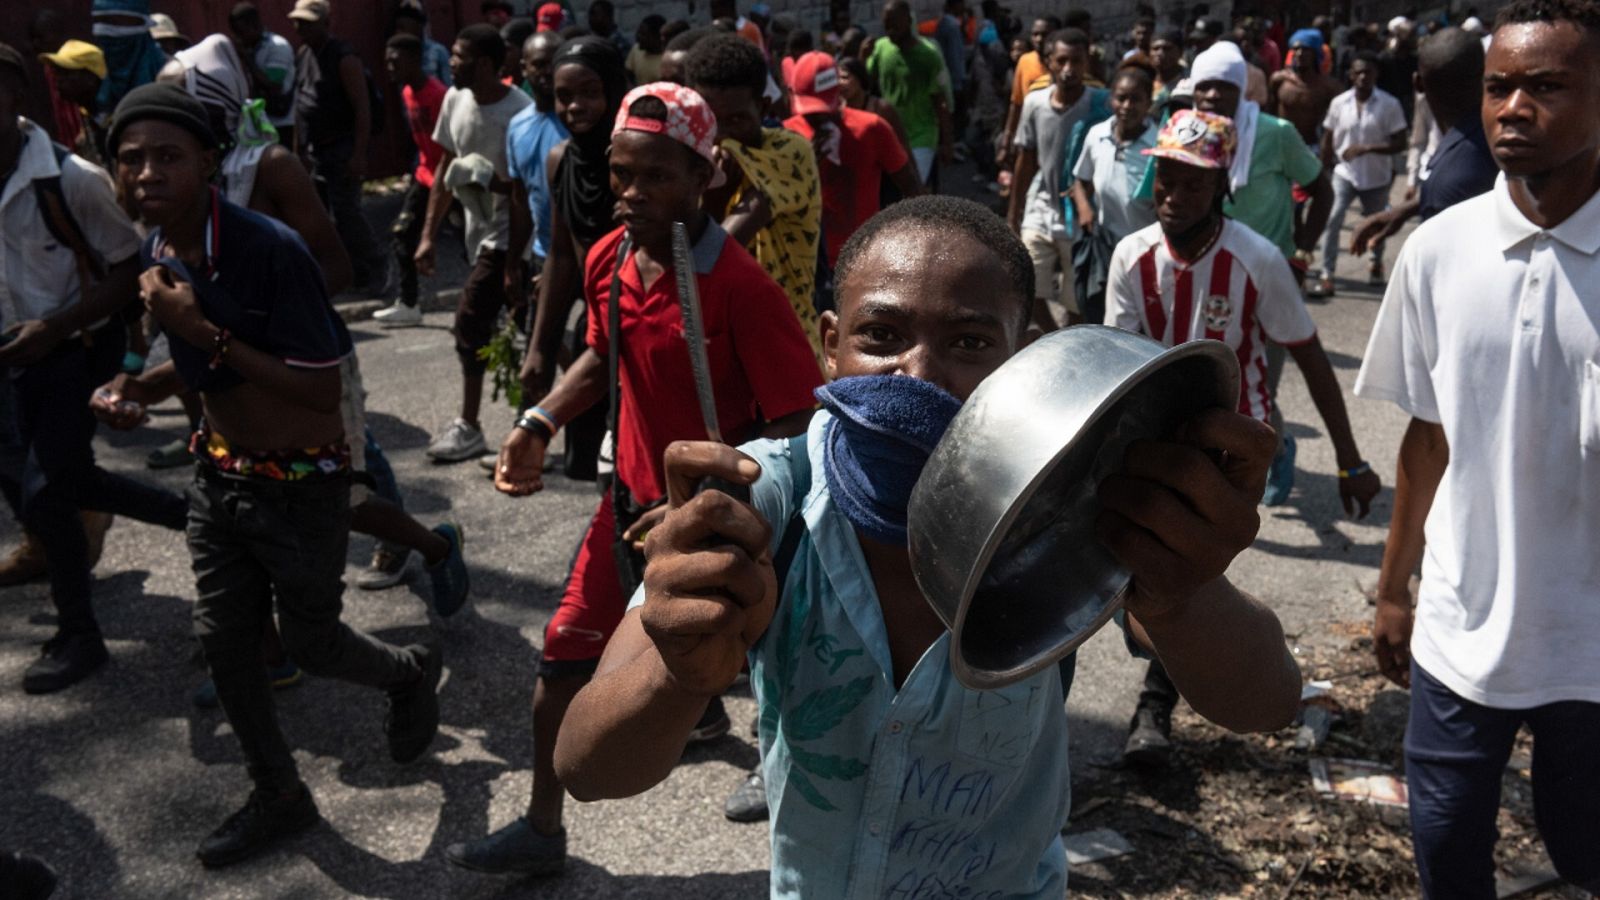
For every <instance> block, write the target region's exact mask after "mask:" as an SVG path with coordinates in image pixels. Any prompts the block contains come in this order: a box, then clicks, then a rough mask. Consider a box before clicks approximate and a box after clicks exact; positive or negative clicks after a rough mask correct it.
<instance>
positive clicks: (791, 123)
mask: <svg viewBox="0 0 1600 900" xmlns="http://www.w3.org/2000/svg"><path fill="white" fill-rule="evenodd" d="M789 73H790V74H789V90H790V92H791V94H790V101H789V102H790V107H791V108H792V109H793V110H794V115H793V116H791V117H790V118H788V119H787V120H785V121H784V123H783V127H785V128H787V129H789V130H790V131H792V132H794V133H795V134H798V135H800V136H801V137H804V138H809V139H810V140H811V145H812V147H813V148H814V149H815V150H816V152H817V173H818V175H820V176H821V178H822V238H823V241H824V246H825V247H826V248H827V251H828V262H829V264H830V265H831V264H832V263H833V261H834V260H836V259H838V258H839V250H840V248H842V247H843V246H844V242H845V241H847V240H849V239H850V235H852V234H855V233H856V229H857V228H860V227H861V224H862V223H863V222H865V221H867V220H868V219H870V218H872V216H873V214H875V213H876V212H877V211H878V187H879V185H880V183H881V182H882V181H883V178H884V176H885V175H887V176H888V177H889V178H890V179H891V180H892V181H894V186H895V187H896V188H899V190H900V193H901V194H902V195H903V196H906V197H915V196H917V195H918V194H921V193H922V181H921V180H920V179H919V178H917V170H916V166H915V164H913V163H912V162H911V156H910V155H909V154H907V153H906V151H905V148H904V147H902V146H900V141H899V139H898V138H896V137H895V133H894V128H893V127H892V126H890V125H889V123H888V122H887V121H885V120H884V119H883V117H881V116H879V115H878V114H877V113H871V112H867V111H866V110H864V109H851V108H849V107H847V106H845V105H844V104H843V103H842V102H840V100H839V70H838V69H837V68H836V67H835V66H834V63H833V57H832V56H829V55H828V54H826V53H822V52H820V51H815V50H814V51H812V52H810V53H807V54H805V55H804V56H802V57H800V58H799V59H798V60H796V61H795V64H794V66H793V67H792V68H791V69H790V70H789Z"/></svg>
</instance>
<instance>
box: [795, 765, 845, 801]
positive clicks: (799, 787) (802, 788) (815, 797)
mask: <svg viewBox="0 0 1600 900" xmlns="http://www.w3.org/2000/svg"><path fill="white" fill-rule="evenodd" d="M788 782H789V786H790V787H793V788H794V789H795V791H797V792H798V793H799V794H800V796H802V797H804V798H806V802H807V803H810V804H811V805H812V806H815V807H816V808H817V809H820V810H822V811H823V812H838V811H839V807H837V806H834V805H833V804H832V803H830V802H828V798H827V797H824V796H822V792H821V791H819V790H817V786H816V785H814V784H812V783H811V779H809V778H807V777H806V775H805V773H804V772H802V771H801V770H799V769H790V770H789V775H788Z"/></svg>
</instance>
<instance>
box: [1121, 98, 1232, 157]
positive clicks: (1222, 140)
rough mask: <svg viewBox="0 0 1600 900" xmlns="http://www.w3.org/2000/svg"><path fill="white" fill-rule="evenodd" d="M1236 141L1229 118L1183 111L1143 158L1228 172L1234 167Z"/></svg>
mask: <svg viewBox="0 0 1600 900" xmlns="http://www.w3.org/2000/svg"><path fill="white" fill-rule="evenodd" d="M1237 140H1238V139H1237V137H1235V135H1234V130H1233V120H1232V119H1230V118H1228V117H1227V116H1219V115H1217V114H1216V113H1208V112H1200V111H1199V110H1193V109H1180V110H1178V111H1177V112H1175V113H1173V114H1172V118H1170V119H1168V120H1167V124H1166V125H1165V126H1164V127H1162V129H1161V135H1160V136H1159V137H1157V138H1156V145H1155V147H1153V148H1151V149H1149V150H1146V151H1144V155H1145V156H1160V157H1163V158H1166V159H1175V160H1177V161H1178V162H1181V163H1185V164H1187V165H1191V166H1199V167H1200V168H1202V169H1226V168H1228V167H1229V166H1231V165H1233V148H1234V143H1235V142H1236V141H1237Z"/></svg>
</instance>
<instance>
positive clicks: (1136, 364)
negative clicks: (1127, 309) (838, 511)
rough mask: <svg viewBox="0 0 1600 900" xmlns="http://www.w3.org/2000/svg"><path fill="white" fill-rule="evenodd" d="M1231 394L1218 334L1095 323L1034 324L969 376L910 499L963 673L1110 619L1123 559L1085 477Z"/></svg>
mask: <svg viewBox="0 0 1600 900" xmlns="http://www.w3.org/2000/svg"><path fill="white" fill-rule="evenodd" d="M1238 402H1239V365H1238V361H1237V360H1236V359H1235V358H1234V354H1233V351H1231V350H1229V349H1228V348H1227V346H1226V345H1224V344H1222V343H1219V342H1217V341H1194V342H1191V343H1186V344H1180V345H1179V346H1177V347H1174V348H1172V349H1170V350H1169V349H1167V348H1165V347H1163V346H1162V345H1161V344H1159V343H1157V342H1155V341H1153V340H1150V339H1149V338H1147V337H1143V336H1141V335H1137V334H1132V333H1130V332H1127V331H1122V330H1120V329H1116V328H1108V327H1105V326H1101V325H1085V326H1079V327H1075V328H1067V329H1063V330H1061V331H1056V332H1053V333H1051V334H1049V335H1046V336H1045V337H1043V338H1040V339H1039V340H1037V341H1035V342H1034V343H1033V344H1032V345H1030V346H1029V347H1027V348H1026V349H1024V350H1023V351H1022V352H1021V353H1018V354H1017V355H1016V356H1014V357H1012V358H1011V359H1010V360H1008V361H1007V362H1006V363H1005V365H1003V366H1001V367H1000V368H999V369H997V370H995V372H994V373H993V374H991V375H990V376H989V377H988V378H986V379H985V380H984V382H983V383H982V384H980V385H979V386H978V389H977V390H975V391H973V393H972V396H971V397H970V398H968V400H967V402H966V403H965V404H964V405H963V406H962V407H961V411H960V412H959V413H958V414H957V415H956V417H955V420H954V421H953V422H952V423H951V425H950V429H949V430H948V431H947V432H945V435H944V438H943V439H942V440H941V441H940V442H939V445H938V446H937V447H936V448H934V451H933V455H932V456H931V457H930V458H929V460H928V465H927V467H926V468H925V469H924V470H923V472H922V476H921V477H920V478H919V479H918V481H917V485H916V488H915V489H914V490H913V491H912V493H911V505H910V510H909V525H910V538H911V542H910V546H911V568H912V572H913V573H914V574H915V576H916V579H917V584H918V586H920V587H921V588H922V593H923V595H924V596H925V597H927V599H928V603H929V604H930V605H931V606H932V607H933V609H934V611H935V612H936V613H938V615H939V618H941V619H943V620H944V623H945V625H946V626H947V627H949V628H950V630H951V632H952V634H951V639H950V664H951V668H952V669H954V670H955V675H956V677H957V678H958V679H960V680H961V683H962V684H965V685H966V686H968V687H970V688H974V689H978V690H988V689H993V688H998V687H1004V686H1005V685H1008V684H1012V683H1014V682H1017V681H1020V680H1022V679H1024V678H1026V677H1028V676H1029V675H1032V674H1033V673H1035V672H1038V671H1040V670H1041V669H1044V668H1045V667H1047V666H1050V665H1052V664H1053V663H1055V662H1057V661H1059V660H1060V659H1061V658H1063V657H1065V656H1066V655H1067V654H1068V653H1071V652H1072V651H1073V650H1074V649H1076V648H1077V647H1078V645H1079V644H1082V643H1083V642H1084V641H1086V640H1088V639H1089V637H1090V636H1091V635H1093V634H1094V632H1095V631H1097V630H1098V629H1099V628H1100V627H1101V626H1102V625H1104V624H1105V623H1106V622H1107V621H1109V620H1110V619H1111V617H1112V615H1113V614H1114V613H1115V612H1116V610H1117V609H1118V607H1120V606H1121V605H1122V600H1123V595H1124V593H1125V591H1126V590H1127V586H1128V580H1129V573H1128V570H1127V569H1125V568H1124V567H1123V566H1122V565H1121V564H1120V563H1118V562H1117V561H1116V559H1115V558H1113V557H1112V556H1111V553H1110V551H1108V550H1107V549H1106V548H1105V547H1104V546H1103V545H1102V544H1101V543H1100V541H1099V540H1098V539H1097V538H1096V537H1095V533H1094V522H1095V517H1096V516H1097V515H1098V513H1099V511H1100V505H1099V502H1098V501H1097V500H1096V498H1095V488H1096V486H1097V485H1098V484H1099V483H1100V481H1101V480H1102V479H1104V478H1105V477H1106V476H1107V475H1109V474H1111V473H1112V472H1114V471H1116V470H1117V468H1119V467H1120V466H1121V463H1122V455H1123V451H1124V450H1125V449H1126V448H1127V446H1128V444H1129V443H1130V442H1132V441H1135V440H1138V439H1141V438H1155V439H1164V438H1170V437H1171V436H1172V434H1173V432H1174V430H1175V429H1176V428H1177V426H1178V425H1179V424H1181V423H1182V422H1184V421H1186V420H1187V419H1189V418H1191V417H1192V416H1194V415H1195V414H1196V413H1198V412H1200V411H1201V410H1204V409H1208V408H1210V407H1215V406H1220V407H1223V408H1226V409H1233V408H1234V407H1235V406H1236V405H1237V404H1238Z"/></svg>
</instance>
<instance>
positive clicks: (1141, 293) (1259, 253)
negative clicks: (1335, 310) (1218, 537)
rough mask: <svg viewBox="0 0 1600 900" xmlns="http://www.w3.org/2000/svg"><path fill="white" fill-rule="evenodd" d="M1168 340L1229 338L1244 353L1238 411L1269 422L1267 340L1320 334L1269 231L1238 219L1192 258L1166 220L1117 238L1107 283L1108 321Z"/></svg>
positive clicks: (1229, 221)
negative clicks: (1170, 237) (1169, 233)
mask: <svg viewBox="0 0 1600 900" xmlns="http://www.w3.org/2000/svg"><path fill="white" fill-rule="evenodd" d="M1105 324H1107V325H1115V326H1116V327H1118V328H1121V329H1123V330H1125V331H1133V332H1138V333H1140V334H1145V335H1149V336H1150V337H1153V338H1155V339H1156V340H1158V341H1160V342H1161V343H1163V344H1166V345H1167V346H1169V347H1172V346H1176V345H1178V344H1181V343H1183V342H1185V341H1195V340H1201V339H1205V340H1213V341H1222V342H1223V343H1225V344H1227V345H1228V346H1229V347H1231V348H1233V351H1234V352H1235V353H1236V354H1238V357H1239V371H1240V375H1241V378H1240V385H1239V412H1241V413H1243V414H1245V415H1248V416H1254V417H1255V418H1257V419H1260V420H1261V421H1263V422H1265V421H1268V419H1270V417H1271V415H1272V394H1271V392H1270V391H1269V390H1268V388H1267V341H1269V340H1271V341H1274V342H1276V343H1279V344H1284V345H1287V346H1293V345H1295V344H1302V343H1305V342H1306V341H1309V340H1311V339H1312V338H1314V337H1316V335H1317V326H1316V323H1314V322H1312V321H1311V313H1310V312H1308V311H1307V310H1306V304H1305V301H1304V300H1302V299H1301V297H1300V288H1299V287H1298V286H1297V285H1296V284H1295V280H1294V274H1293V273H1292V272H1290V271H1289V264H1288V263H1287V262H1286V261H1284V258H1283V254H1281V253H1279V252H1278V248H1277V247H1276V246H1274V245H1273V244H1272V242H1271V241H1268V240H1267V239H1266V238H1264V237H1262V236H1260V235H1259V234H1256V233H1255V232H1254V231H1251V230H1250V229H1249V228H1247V227H1246V226H1244V225H1241V224H1239V223H1238V222H1235V221H1234V220H1232V219H1224V220H1223V225H1222V234H1221V235H1220V236H1218V238H1217V242H1216V243H1215V244H1214V245H1212V247H1211V249H1210V250H1207V251H1206V253H1205V255H1204V256H1201V257H1200V258H1199V259H1198V260H1195V261H1194V262H1192V263H1189V264H1187V265H1185V264H1184V263H1182V262H1180V261H1179V260H1178V259H1177V258H1176V257H1174V256H1173V254H1172V250H1171V248H1169V247H1168V246H1167V241H1166V236H1165V235H1164V234H1163V233H1162V231H1161V225H1160V223H1157V224H1155V225H1151V226H1150V227H1148V228H1145V229H1142V230H1140V231H1136V232H1134V233H1133V234H1131V235H1129V236H1128V237H1126V238H1124V239H1123V240H1122V241H1121V242H1120V243H1118V244H1117V249H1116V252H1115V253H1113V254H1112V257H1111V271H1110V273H1109V274H1108V276H1107V282H1106V321H1105Z"/></svg>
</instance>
